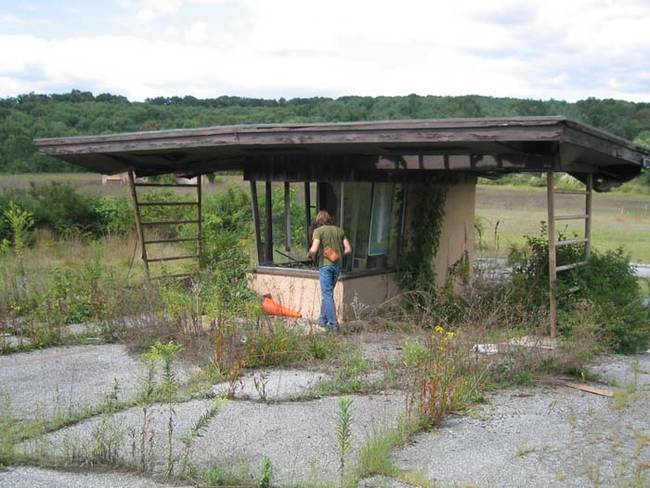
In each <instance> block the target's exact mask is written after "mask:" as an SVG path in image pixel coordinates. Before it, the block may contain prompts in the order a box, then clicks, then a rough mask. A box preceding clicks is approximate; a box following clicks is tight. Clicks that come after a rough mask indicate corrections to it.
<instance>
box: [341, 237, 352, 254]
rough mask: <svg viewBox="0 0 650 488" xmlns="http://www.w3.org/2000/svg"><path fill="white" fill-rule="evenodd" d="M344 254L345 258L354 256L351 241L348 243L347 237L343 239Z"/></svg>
mask: <svg viewBox="0 0 650 488" xmlns="http://www.w3.org/2000/svg"><path fill="white" fill-rule="evenodd" d="M343 254H344V255H345V256H349V255H350V254H352V246H351V245H350V241H348V238H347V237H344V238H343Z"/></svg>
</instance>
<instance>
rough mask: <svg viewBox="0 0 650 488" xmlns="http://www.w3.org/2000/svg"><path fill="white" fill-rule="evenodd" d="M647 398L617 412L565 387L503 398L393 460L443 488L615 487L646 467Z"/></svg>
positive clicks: (633, 399) (649, 452)
mask: <svg viewBox="0 0 650 488" xmlns="http://www.w3.org/2000/svg"><path fill="white" fill-rule="evenodd" d="M649 397H650V395H649V394H648V392H645V393H643V394H640V395H635V396H630V398H629V399H628V400H629V402H628V403H627V404H626V405H624V408H623V409H620V410H619V409H618V408H613V407H614V406H615V405H616V403H615V401H614V400H613V399H610V398H605V397H602V396H597V395H592V394H589V393H584V392H580V391H577V390H572V389H569V388H560V387H558V388H551V387H545V388H531V389H519V390H507V391H501V392H498V393H496V394H493V395H491V396H490V397H489V402H490V404H489V405H485V406H483V407H481V408H480V409H479V410H478V412H476V414H475V415H472V416H471V417H450V418H448V419H446V420H445V421H444V422H443V424H442V425H441V427H440V428H439V429H438V430H436V431H433V432H430V433H423V434H420V435H418V436H417V437H416V440H415V442H414V443H413V444H412V445H409V446H407V447H405V448H403V449H401V450H399V451H397V452H396V453H395V455H394V459H395V461H396V464H397V466H398V467H400V468H403V469H408V470H413V471H420V472H423V474H425V476H427V477H428V478H429V479H430V480H431V481H432V482H435V483H441V484H443V485H453V486H499V487H519V486H534V487H536V486H539V487H548V486H554V487H555V486H556V487H567V486H569V487H582V486H619V485H621V484H625V483H628V482H630V480H632V479H634V477H635V476H637V474H638V473H641V475H643V472H642V471H643V469H645V468H644V466H647V465H648V464H647V463H649V462H650V439H648V437H647V432H648V431H649V430H650V420H649V419H648V416H647V405H648V403H647V402H648V401H649V400H650V398H649ZM646 480H648V478H646Z"/></svg>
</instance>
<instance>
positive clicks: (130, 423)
mask: <svg viewBox="0 0 650 488" xmlns="http://www.w3.org/2000/svg"><path fill="white" fill-rule="evenodd" d="M351 398H352V399H353V401H354V417H353V426H352V429H353V446H354V451H355V452H353V453H352V454H351V455H350V459H354V456H355V455H356V452H358V449H359V448H360V446H361V445H362V444H363V441H364V439H367V438H368V437H369V436H372V435H373V434H376V433H377V432H379V431H380V430H382V429H383V428H385V427H390V426H394V425H396V423H397V421H398V419H399V416H400V414H401V413H403V411H404V407H405V399H404V396H403V395H402V394H400V393H386V394H377V395H368V396H353V397H351ZM338 402H339V398H336V397H327V398H322V399H319V400H313V401H305V402H291V403H280V404H265V403H259V402H248V401H229V402H227V403H226V405H225V407H224V408H223V410H222V411H220V412H219V413H218V414H217V416H216V417H215V418H214V419H213V420H212V421H211V423H210V425H209V427H208V429H207V431H206V432H205V434H204V435H203V437H201V438H200V439H197V441H196V444H195V446H194V449H193V452H192V456H191V461H192V463H193V464H194V465H195V466H197V467H198V468H203V467H209V466H219V467H224V466H225V467H230V468H231V469H232V468H233V467H235V466H241V465H242V464H243V465H245V466H248V467H249V469H250V472H251V473H255V474H257V473H259V469H260V466H261V463H262V459H263V458H264V457H265V456H266V457H268V458H269V459H270V461H271V463H272V465H273V473H274V479H275V480H277V481H280V482H292V481H310V480H311V481H318V482H320V483H323V482H328V481H331V482H332V483H334V482H335V480H337V467H338V461H337V458H336V451H337V447H336V446H337V445H336V441H335V437H334V428H335V424H336V414H337V409H338ZM211 404H212V402H211V401H209V400H195V401H190V402H187V403H183V404H178V405H175V407H174V408H175V411H176V428H175V432H174V437H175V439H176V440H175V442H174V447H175V456H176V457H177V458H178V457H179V456H180V454H181V452H182V446H181V445H180V442H179V439H180V438H181V437H182V436H184V435H185V434H186V433H187V432H188V431H189V429H190V427H191V425H192V424H193V423H194V422H195V421H196V419H198V418H199V416H201V415H202V414H203V413H204V412H205V411H206V410H207V409H208V408H209V407H210V406H211ZM156 410H157V411H156V413H155V414H154V421H153V430H154V431H155V435H154V442H153V454H154V458H155V461H156V468H155V471H156V472H160V471H162V470H163V469H164V468H165V466H166V465H165V459H166V450H167V440H166V439H167V437H166V436H167V430H166V429H167V416H166V413H165V412H164V406H158V407H156ZM141 424H142V413H141V411H140V410H139V409H136V408H134V409H131V410H127V411H124V412H120V413H117V414H115V415H113V416H111V417H103V418H102V419H92V420H90V421H87V422H83V423H81V424H77V425H75V426H72V427H69V428H67V429H63V430H61V431H58V432H54V433H52V434H49V435H47V436H45V437H44V438H42V439H40V440H35V441H30V442H29V443H26V444H25V445H23V446H22V447H23V449H25V450H26V451H27V452H30V453H40V454H41V455H42V454H43V453H45V454H46V455H47V456H49V457H50V458H54V459H55V460H59V461H66V460H67V459H69V458H70V456H71V455H72V454H74V455H76V456H77V457H79V455H80V453H81V454H82V457H83V452H81V450H83V449H84V448H85V449H89V450H92V448H93V446H94V445H97V439H99V438H102V439H105V438H107V437H111V438H112V439H118V441H117V442H116V445H118V446H119V448H118V449H119V458H120V460H121V461H122V462H126V463H132V462H133V456H132V452H131V447H130V446H131V439H130V437H129V436H130V434H129V432H136V433H139V432H140V429H141ZM99 432H104V434H102V435H100V434H99ZM136 435H138V434H136ZM138 456H139V454H138V453H136V458H138Z"/></svg>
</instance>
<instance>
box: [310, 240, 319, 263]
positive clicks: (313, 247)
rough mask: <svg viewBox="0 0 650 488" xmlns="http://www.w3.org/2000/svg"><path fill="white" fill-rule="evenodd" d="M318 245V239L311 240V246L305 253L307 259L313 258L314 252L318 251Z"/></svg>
mask: <svg viewBox="0 0 650 488" xmlns="http://www.w3.org/2000/svg"><path fill="white" fill-rule="evenodd" d="M319 247H320V239H314V240H313V241H312V242H311V247H310V248H309V252H308V253H307V257H308V258H309V259H314V257H315V256H316V253H317V252H318V248H319Z"/></svg>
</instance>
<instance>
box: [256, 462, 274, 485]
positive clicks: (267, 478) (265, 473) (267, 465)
mask: <svg viewBox="0 0 650 488" xmlns="http://www.w3.org/2000/svg"><path fill="white" fill-rule="evenodd" d="M272 482H273V464H271V460H270V459H269V458H268V457H266V456H264V457H263V458H262V472H261V474H260V479H259V481H258V482H257V486H259V488H271V483H272Z"/></svg>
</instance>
